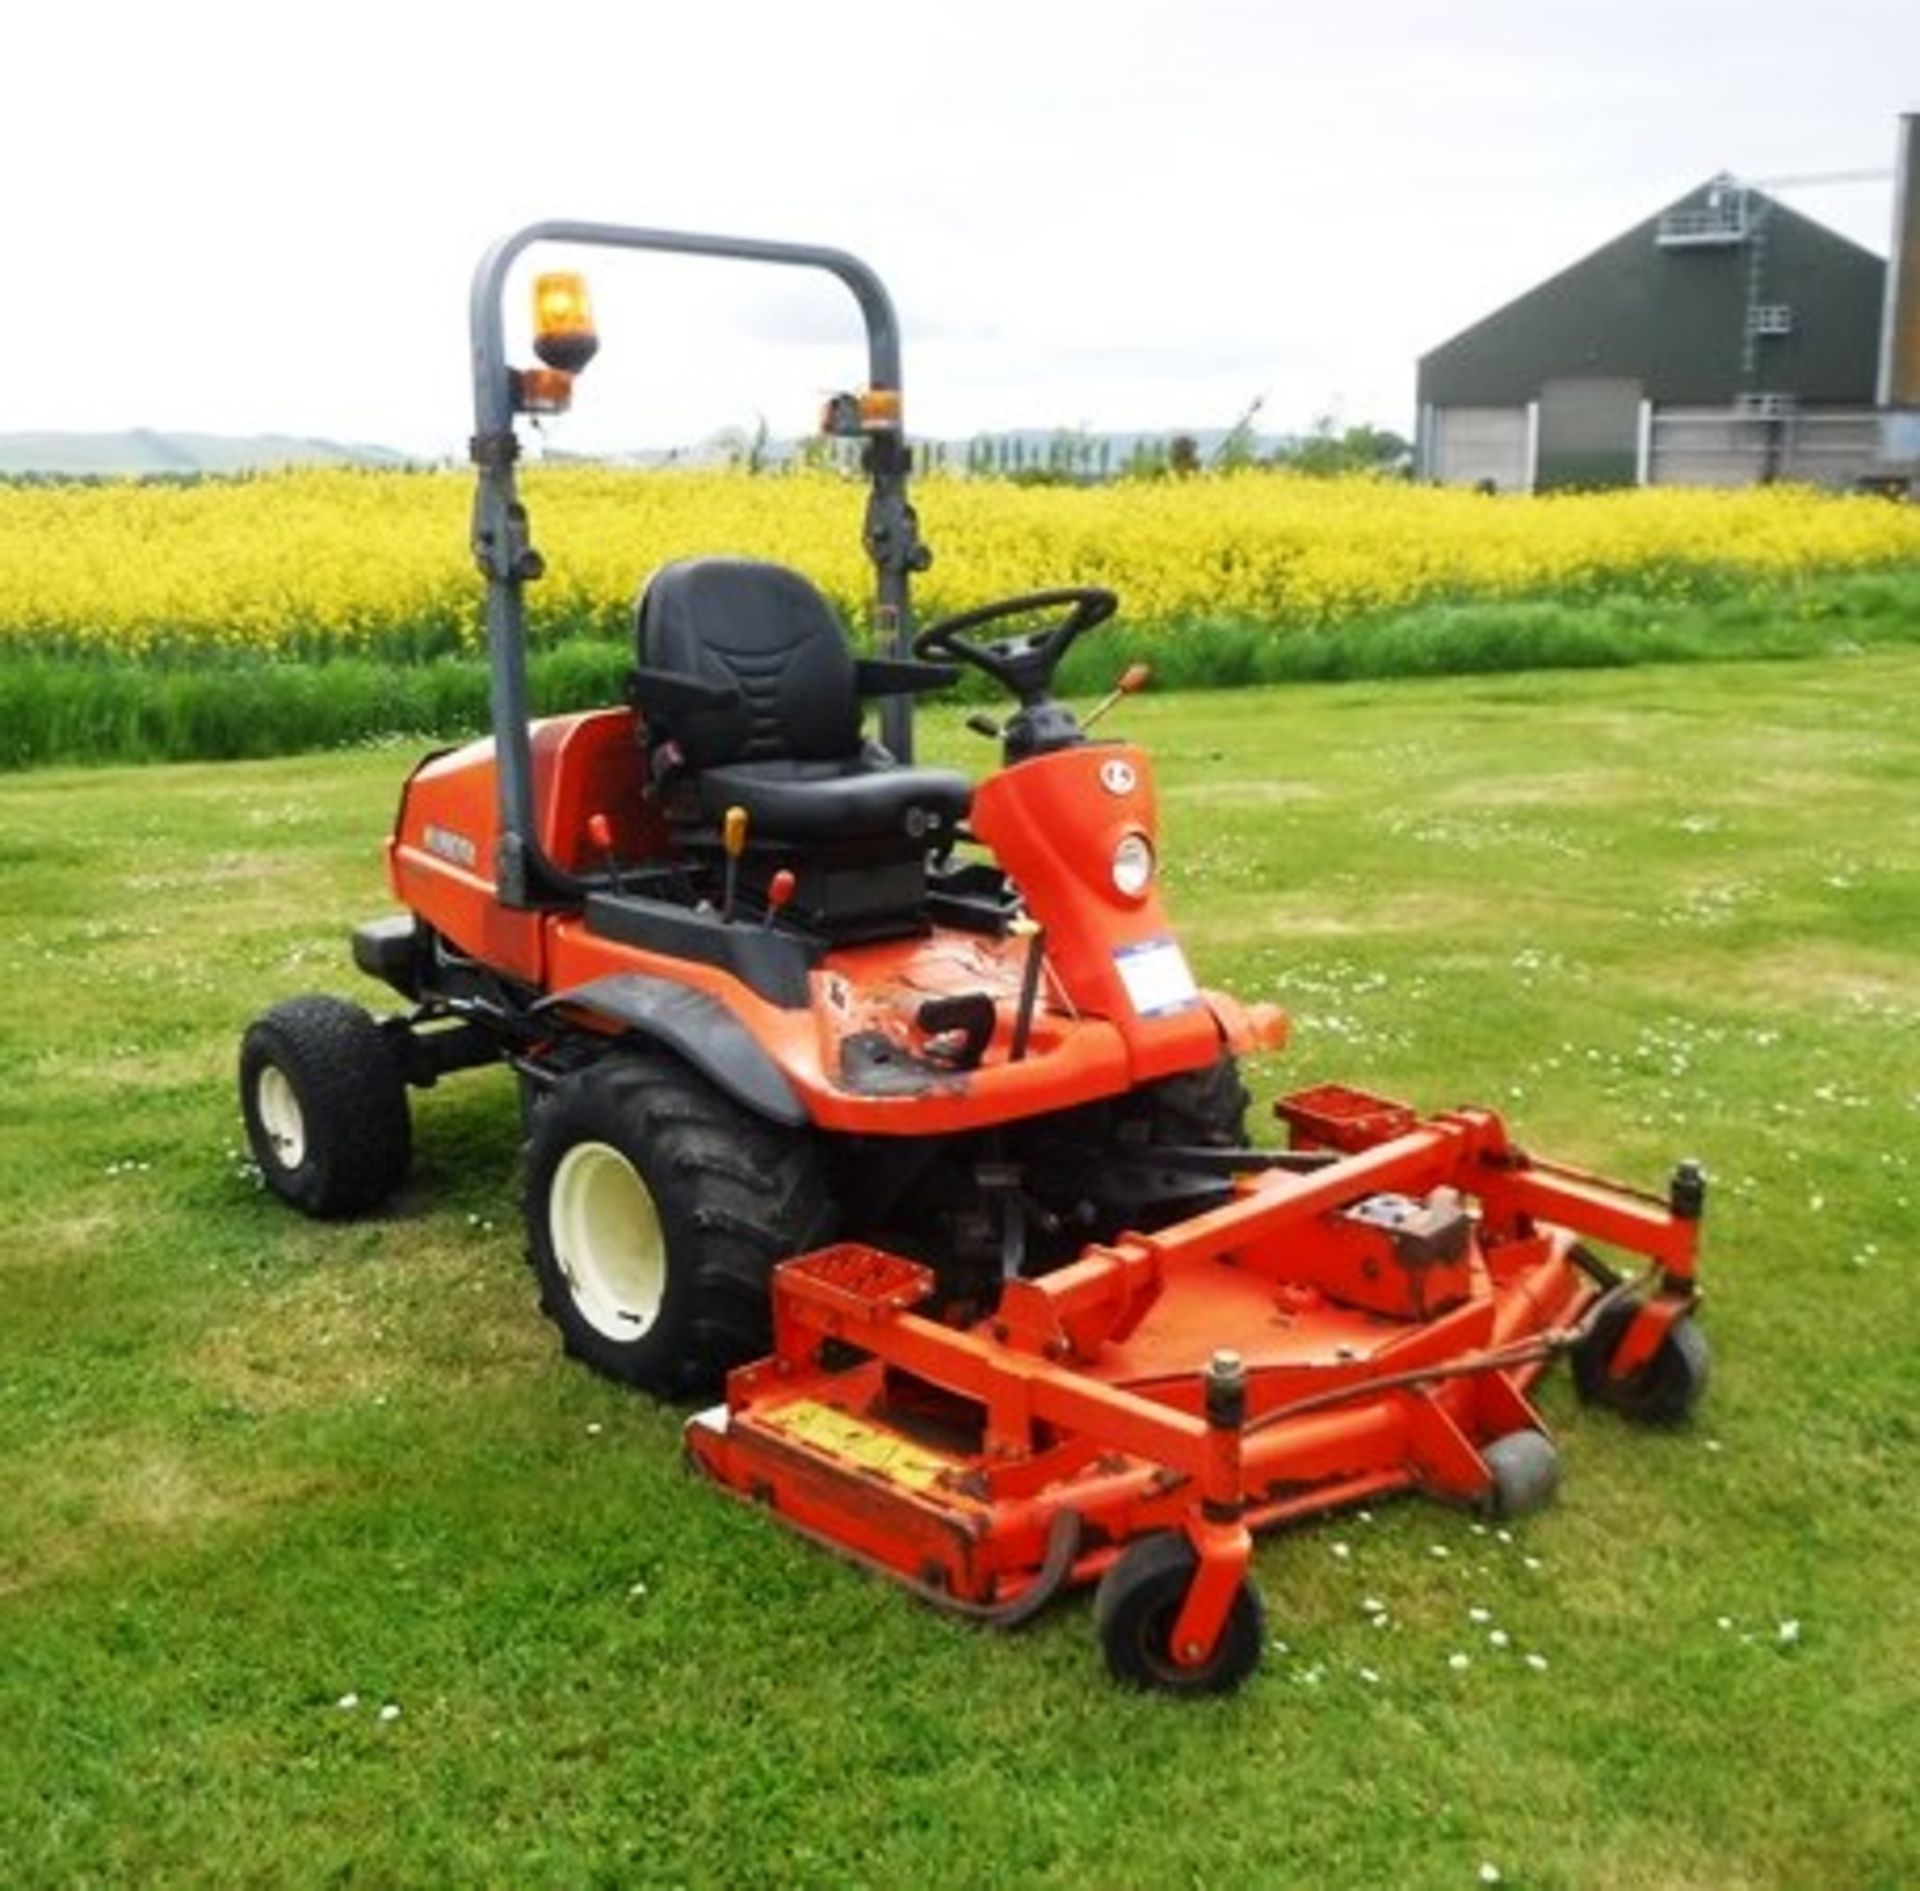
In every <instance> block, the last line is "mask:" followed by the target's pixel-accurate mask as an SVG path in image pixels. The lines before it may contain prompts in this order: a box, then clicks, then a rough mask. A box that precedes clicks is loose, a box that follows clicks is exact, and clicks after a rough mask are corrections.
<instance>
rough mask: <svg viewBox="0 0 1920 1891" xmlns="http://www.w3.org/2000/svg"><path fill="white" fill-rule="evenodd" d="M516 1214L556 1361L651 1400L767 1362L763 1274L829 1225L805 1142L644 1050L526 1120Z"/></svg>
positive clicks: (613, 1062)
mask: <svg viewBox="0 0 1920 1891" xmlns="http://www.w3.org/2000/svg"><path fill="white" fill-rule="evenodd" d="M526 1214H527V1235H528V1242H529V1247H530V1252H531V1257H532V1261H533V1268H534V1273H535V1275H536V1276H537V1277H538V1279H539V1282H540V1304H541V1307H542V1309H543V1310H544V1311H545V1312H546V1314H547V1316H548V1317H549V1318H550V1319H551V1320H552V1321H553V1322H554V1324H555V1325H556V1326H558V1327H559V1329H560V1337H561V1343H562V1344H563V1345H564V1346H565V1348H566V1350H567V1351H568V1352H569V1353H570V1354H572V1355H573V1356H574V1357H575V1358H577V1359H579V1360H580V1361H582V1362H583V1363H584V1364H585V1365H587V1366H589V1367H591V1368H592V1369H593V1370H594V1371H595V1372H598V1373H600V1374H602V1375H603V1376H604V1377H606V1378H609V1379H617V1380H620V1381H621V1382H622V1383H624V1384H627V1385H635V1386H640V1387H642V1388H644V1389H645V1390H647V1391H649V1392H653V1393H657V1394H659V1395H660V1396H662V1397H666V1398H674V1397H679V1396H682V1395H684V1394H687V1393H692V1392H698V1391H703V1390H706V1389H707V1388H709V1387H711V1386H712V1385H713V1384H714V1382H715V1381H716V1380H718V1379H719V1377H720V1376H721V1375H722V1374H723V1373H724V1372H725V1371H726V1370H727V1369H728V1368H729V1367H731V1366H736V1365H739V1364H740V1363H742V1362H743V1361H744V1360H748V1359H754V1358H758V1357H759V1356H760V1355H761V1354H763V1353H765V1352H766V1351H767V1349H768V1347H769V1346H770V1344H771V1342H772V1333H773V1328H772V1319H771V1308H770V1301H769V1287H768V1282H769V1279H770V1277H771V1275H772V1273H773V1269H774V1267H775V1265H776V1264H777V1263H778V1262H780V1261H783V1260H787V1259H789V1258H790V1257H791V1256H793V1255H795V1254H802V1253H805V1252H806V1251H807V1250H808V1249H809V1248H813V1247H818V1246H820V1245H821V1243H822V1242H824V1241H825V1240H826V1239H827V1238H828V1236H829V1229H830V1221H831V1214H830V1206H829V1202H828V1198H827V1193H826V1188H825V1185H824V1183H823V1181H822V1178H821V1170H820V1157H819V1151H818V1148H817V1146H816V1145H815V1144H814V1142H813V1141H812V1140H811V1139H810V1138H809V1137H807V1136H805V1135H804V1134H800V1133H796V1132H794V1131H791V1130H786V1129H782V1128H780V1127H779V1126H777V1125H774V1124H770V1123H767V1122H765V1121H764V1120H762V1119H761V1118H759V1117H757V1116H753V1115H751V1114H749V1113H748V1112H747V1111H746V1110H744V1109H742V1108H741V1107H740V1106H739V1105H738V1104H736V1103H734V1102H732V1101H731V1100H730V1099H729V1098H727V1097H725V1096H723V1095H722V1094H721V1093H720V1092H719V1091H718V1090H716V1089H715V1088H714V1087H713V1085H712V1084H710V1083H708V1082H707V1081H706V1080H705V1078H703V1077H701V1076H700V1075H699V1074H698V1073H697V1072H695V1071H693V1070H691V1069H689V1068H688V1067H687V1066H686V1065H684V1064H682V1063H680V1062H678V1061H677V1060H676V1059H674V1058H671V1057H667V1056H663V1055H654V1054H646V1053H636V1054H633V1055H619V1056H613V1057H609V1058H608V1059H606V1060H605V1061H604V1062H602V1063H600V1064H597V1065H595V1066H594V1067H593V1068H591V1069H589V1070H586V1071H582V1072H580V1073H579V1074H578V1075H576V1076H572V1077H568V1078H565V1079H563V1080H562V1081H561V1082H560V1083H558V1084H556V1085H555V1086H554V1088H553V1089H552V1090H551V1091H550V1092H549V1093H548V1095H547V1097H546V1098H545V1099H544V1100H543V1101H542V1103H541V1104H540V1107H539V1108H538V1109H537V1110H536V1111H534V1113H533V1122H532V1141H531V1144H530V1146H529V1149H528V1155H527V1195H526Z"/></svg>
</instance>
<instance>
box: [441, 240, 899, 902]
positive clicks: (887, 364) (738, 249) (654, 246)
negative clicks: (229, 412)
mask: <svg viewBox="0 0 1920 1891" xmlns="http://www.w3.org/2000/svg"><path fill="white" fill-rule="evenodd" d="M535 243H573V244H581V245H585V246H588V247H592V248H600V249H630V250H652V251H660V252H664V253H666V254H669V255H676V256H711V257H718V258H722V259H724V260H728V261H733V262H748V263H776V264H782V265H786V266H789V267H795V268H801V269H823V270H825V271H826V272H827V273H828V274H829V275H832V276H837V277H838V278H839V279H840V281H842V282H843V283H845V284H846V286H847V287H848V288H849V289H850V290H851V291H852V292H853V298H854V300H855V301H856V302H857V303H858V304H859V305H860V313H861V315H862V317H863V318H864V320H865V322H866V329H867V361H868V365H867V385H868V387H869V388H872V389H876V390H891V391H893V392H895V393H898V392H900V389H901V375H900V324H899V319H898V318H897V317H896V315H895V314H894V309H893V299H892V297H890V296H889V295H888V294H887V290H886V285H885V284H884V283H882V282H881V280H880V278H879V277H878V276H877V275H875V274H874V272H873V271H872V270H871V269H870V268H868V266H867V265H866V264H865V263H863V262H862V261H861V260H860V259H859V258H858V257H857V256H851V255H849V254H848V253H847V252H846V251H844V250H836V249H821V248H817V247H814V246H812V245H810V244H802V243H773V242H764V241H761V240H759V239H757V238H753V237H734V236H706V235H700V234H696V233H692V232H686V231H676V230H646V229H635V228H630V227H628V226H626V225H624V224H617V223H579V222H571V221H566V220H563V219H562V220H553V221H548V222H542V223H530V224H528V225H527V226H526V227H525V228H524V229H521V230H516V231H515V232H514V233H513V234H512V235H511V236H505V237H502V238H501V239H500V240H499V242H497V243H495V244H494V245H493V247H492V248H491V249H489V250H488V251H487V253H486V254H485V255H484V256H482V257H481V259H480V263H479V266H478V267H477V268H476V269H475V270H474V273H473V291H472V296H471V301H470V305H469V325H470V330H471V334H472V338H473V417H474V433H473V439H472V442H471V446H470V451H471V454H472V458H473V462H474V465H475V467H476V469H477V471H478V480H479V483H478V487H477V490H476V491H475V494H474V505H473V553H474V558H475V560H476V562H477V563H478V564H479V567H480V570H481V571H482V573H483V574H484V575H485V577H486V581H487V661H488V667H489V673H490V682H491V688H490V694H491V699H492V704H493V739H494V756H495V762H496V766H497V769H498V774H499V796H500V802H499V806H500V840H499V851H498V858H497V859H496V861H495V863H494V867H495V873H496V878H497V884H498V889H499V897H500V899H501V901H502V902H503V903H504V904H506V905H508V906H522V907H524V906H532V905H536V904H538V903H539V902H540V901H541V899H542V898H543V897H549V896H552V895H554V894H566V893H570V892H574V891H577V890H578V889H577V883H575V882H573V881H572V879H571V876H570V875H568V874H566V873H565V872H564V871H563V870H562V869H560V868H559V867H557V866H556V865H555V864H554V863H553V862H552V861H550V860H548V859H547V858H546V857H545V856H544V854H542V852H541V850H540V847H539V843H538V840H537V837H536V835H535V831H534V819H533V765H532V747H531V742H530V740H529V737H528V734H527V716H528V701H527V656H526V646H527V637H526V609H525V601H524V599H523V597H522V595H521V593H522V588H523V587H524V586H525V585H526V584H527V583H528V582H529V581H531V580H532V579H535V578H537V577H539V576H540V573H541V569H542V566H541V561H540V555H539V553H538V552H536V551H535V550H534V548H533V543H532V539H531V536H530V534H529V530H528V522H527V511H526V507H525V505H524V504H523V503H522V502H521V500H520V496H519V492H518V490H517V487H516V485H515V481H514V471H513V469H514V463H515V461H516V460H517V459H518V457H519V442H518V440H517V439H516V437H515V435H514V431H513V420H514V415H515V413H516V412H517V411H518V409H517V406H516V402H515V397H514V383H513V373H512V370H511V368H510V367H509V365H508V362H507V353H506V334H505V322H504V317H503V307H502V305H503V297H504V291H505V288H506V281H507V273H508V271H509V270H510V269H511V268H512V267H513V264H514V262H515V261H516V260H517V258H518V257H519V256H520V254H521V253H522V252H523V251H524V250H526V249H528V248H530V247H531V246H532V245H534V244H535ZM866 464H867V472H868V475H869V478H870V481H871V491H870V493H869V497H868V500H867V516H866V526H865V539H866V547H867V552H868V555H869V556H870V557H871V558H872V560H873V563H874V573H875V619H876V622H877V624H878V626H879V629H880V631H881V634H882V636H883V637H885V638H887V639H888V641H889V643H890V645H891V649H892V653H893V654H894V655H895V656H900V657H904V656H906V655H907V654H909V646H910V645H911V643H912V640H913V616H912V610H911V606H910V603H909V600H908V595H907V593H908V580H909V577H910V576H911V574H912V573H913V572H915V571H923V570H925V568H926V566H927V564H928V562H929V557H930V554H929V553H928V551H927V549H926V547H925V546H924V545H923V544H922V543H921V541H920V536H919V530H918V524H917V521H916V519H915V517H914V512H913V507H912V506H911V505H910V504H909V503H908V501H907V473H908V469H909V455H908V452H907V446H906V440H905V436H904V434H902V433H899V432H892V433H885V432H875V433H873V434H871V435H869V436H868V444H867V455H866ZM880 713H881V738H882V740H883V741H885V743H886V745H887V746H888V747H889V748H890V749H891V750H892V751H893V752H894V754H895V755H896V756H897V757H898V758H899V759H900V760H901V761H903V762H907V761H911V760H912V759H913V722H912V707H911V703H910V699H909V698H907V697H904V696H892V697H888V698H887V699H886V700H885V701H884V702H883V703H882V705H881V712H880Z"/></svg>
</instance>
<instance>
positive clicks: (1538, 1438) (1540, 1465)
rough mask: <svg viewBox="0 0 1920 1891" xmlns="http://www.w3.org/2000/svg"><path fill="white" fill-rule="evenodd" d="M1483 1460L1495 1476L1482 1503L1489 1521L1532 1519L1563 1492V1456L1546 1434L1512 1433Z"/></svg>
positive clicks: (1484, 1454) (1498, 1441) (1495, 1443)
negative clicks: (1561, 1474) (1560, 1489)
mask: <svg viewBox="0 0 1920 1891" xmlns="http://www.w3.org/2000/svg"><path fill="white" fill-rule="evenodd" d="M1481 1456H1482V1457H1483V1458H1484V1459H1485V1461H1486V1466H1487V1469H1488V1471H1490V1472H1491V1473H1492V1475H1493V1482H1492V1483H1491V1484H1490V1485H1489V1486H1488V1487H1487V1494H1486V1496H1485V1497H1484V1498H1483V1499H1482V1500H1481V1508H1482V1509H1483V1510H1484V1511H1485V1513H1486V1514H1487V1515H1488V1516H1489V1517H1495V1518H1498V1519H1500V1520H1502V1521H1507V1520H1510V1519H1512V1518H1514V1517H1526V1516H1531V1515H1532V1514H1533V1512H1534V1511H1536V1510H1544V1509H1546V1507H1547V1506H1548V1505H1549V1504H1550V1503H1552V1502H1553V1499H1554V1495H1555V1493H1556V1492H1557V1491H1558V1490H1559V1488H1560V1453H1559V1451H1558V1450H1557V1449H1556V1448H1555V1446H1554V1443H1553V1440H1552V1439H1551V1438H1549V1437H1548V1436H1547V1435H1546V1433H1545V1432H1542V1431H1534V1430H1533V1429H1531V1428H1528V1429H1526V1430H1523V1431H1510V1432H1508V1433H1507V1435H1506V1436H1505V1437H1504V1438H1496V1439H1495V1440H1494V1441H1493V1443H1492V1444H1490V1445H1488V1446H1487V1448H1486V1450H1485V1451H1483V1452H1482V1453H1481Z"/></svg>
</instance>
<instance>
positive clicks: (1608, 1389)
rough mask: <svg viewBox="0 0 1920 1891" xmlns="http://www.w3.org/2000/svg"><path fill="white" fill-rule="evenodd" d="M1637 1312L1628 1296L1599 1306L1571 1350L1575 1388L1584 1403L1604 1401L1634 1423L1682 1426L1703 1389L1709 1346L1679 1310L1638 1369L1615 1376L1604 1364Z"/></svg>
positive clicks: (1707, 1373) (1709, 1363)
mask: <svg viewBox="0 0 1920 1891" xmlns="http://www.w3.org/2000/svg"><path fill="white" fill-rule="evenodd" d="M1638 1311H1639V1308H1638V1306H1637V1305H1636V1303H1635V1302H1633V1301H1631V1300H1617V1301H1615V1302H1614V1303H1613V1304H1612V1305H1611V1306H1608V1307H1605V1308H1603V1309H1602V1310H1601V1314H1600V1317H1599V1319H1598V1320H1597V1321H1596V1322H1595V1323H1594V1326H1593V1330H1592V1331H1591V1332H1590V1333H1588V1335H1587V1336H1586V1338H1585V1339H1584V1340H1583V1341H1582V1342H1581V1343H1580V1345H1578V1346H1576V1347H1575V1348H1574V1351H1573V1382H1574V1386H1575V1388H1576V1389H1577V1390H1578V1392H1579V1394H1580V1396H1581V1397H1582V1398H1583V1399H1585V1400H1586V1401H1588V1403H1590V1404H1594V1405H1603V1406H1605V1407H1606V1408H1607V1409H1608V1410H1609V1411H1614V1412H1618V1413H1619V1414H1620V1415H1621V1417H1623V1418H1628V1419H1631V1420H1633V1422H1634V1423H1635V1424H1640V1425H1655V1426H1661V1427H1665V1428H1671V1427H1674V1426H1678V1425H1684V1424H1685V1423H1686V1422H1687V1420H1688V1419H1689V1418H1691V1417H1692V1416H1693V1413H1694V1409H1695V1407H1697V1406H1698V1405H1699V1403H1700V1400H1701V1398H1702V1397H1703V1396H1704V1395H1705V1393H1706V1389H1707V1380H1708V1378H1709V1376H1710V1372H1711V1368H1712V1363H1713V1353H1712V1348H1711V1347H1710V1346H1709V1345H1708V1343H1707V1336H1706V1334H1705V1333H1704V1332H1702V1331H1701V1329H1700V1327H1699V1326H1698V1325H1697V1324H1696V1322H1695V1321H1694V1320H1693V1318H1692V1316H1691V1315H1688V1314H1682V1315H1681V1317H1680V1318H1679V1319H1678V1320H1677V1321H1675V1323H1674V1324H1673V1326H1672V1327H1670V1328H1669V1329H1668V1331H1667V1336H1666V1338H1665V1339H1664V1340H1663V1341H1662V1342H1661V1344H1660V1349H1659V1351H1658V1352H1656V1353H1655V1354H1654V1356H1653V1357H1652V1358H1651V1359H1650V1360H1648V1361H1647V1363H1646V1364H1645V1365H1644V1366H1642V1367H1641V1368H1640V1370H1639V1371H1638V1372H1636V1373H1634V1374H1632V1375H1631V1376H1630V1377H1628V1378H1626V1379H1615V1378H1614V1377H1612V1376H1611V1374H1610V1373H1609V1371H1608V1367H1609V1365H1610V1364H1611V1363H1612V1360H1613V1355H1614V1353H1615V1351H1616V1350H1617V1348H1618V1347H1619V1344H1620V1341H1621V1340H1622V1339H1623V1338H1624V1337H1625V1335H1626V1330H1627V1327H1628V1326H1629V1325H1630V1324H1631V1323H1632V1320H1633V1316H1634V1315H1635V1313H1637V1312H1638Z"/></svg>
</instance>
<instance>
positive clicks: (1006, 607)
mask: <svg viewBox="0 0 1920 1891" xmlns="http://www.w3.org/2000/svg"><path fill="white" fill-rule="evenodd" d="M1062 608H1066V615H1065V616H1064V617H1061V618H1059V619H1058V620H1057V621H1055V622H1053V623H1050V624H1043V625H1041V626H1040V627H1039V628H1038V629H1036V630H1030V631H1027V632H1025V633H1024V634H1022V635H1020V636H1017V637H996V638H992V639H989V640H986V641H977V640H976V639H975V638H973V637H971V636H970V635H968V633H969V632H970V631H975V630H978V629H979V628H980V627H981V626H982V625H983V624H997V623H999V622H1000V621H1001V620H1002V619H1003V618H1008V617H1032V616H1034V615H1036V614H1037V613H1039V612H1041V611H1057V610H1060V609H1062ZM1119 608H1120V600H1119V599H1118V598H1117V597H1116V596H1115V595H1114V594H1113V593H1112V592H1111V591H1107V590H1103V589H1102V588H1101V587H1100V586H1098V585H1075V586H1070V587H1069V588H1067V589H1066V590H1062V591H1027V592H1023V593H1022V594H1021V595H1020V596H1019V597H1013V598H1001V599H1000V600H999V601H998V602H997V603H994V604H982V605H979V606H978V607H977V608H975V609H973V610H971V611H961V612H960V613H959V614H958V615H957V616H954V617H943V618H941V620H940V621H939V622H938V623H937V624H929V625H928V626H927V627H926V629H925V630H923V631H921V632H920V634H919V635H918V636H917V637H915V638H914V640H913V654H914V655H915V656H916V657H923V658H924V657H957V658H959V659H960V661H961V662H963V663H971V664H972V665H973V667H974V668H975V669H976V670H984V671H985V672H986V674H987V675H989V676H990V677H992V678H993V680H994V681H995V682H996V683H999V684H1001V685H1002V686H1003V687H1004V688H1006V689H1010V690H1011V691H1012V692H1013V693H1014V695H1016V696H1018V697H1019V698H1020V701H1021V702H1022V704H1024V705H1026V706H1027V707H1032V706H1033V705H1034V704H1035V703H1038V702H1040V701H1042V700H1044V698H1045V697H1046V695H1047V691H1048V687H1049V685H1050V684H1051V683H1052V681H1053V673H1054V671H1055V670H1056V669H1058V668H1059V667H1060V659H1061V658H1062V657H1064V656H1065V655H1066V654H1067V651H1068V650H1069V649H1070V648H1071V647H1072V644H1073V642H1074V640H1075V638H1077V637H1078V636H1079V635H1080V633H1081V632H1082V631H1086V630H1092V629H1093V628H1094V626H1095V625H1096V624H1104V623H1105V622H1106V621H1107V619H1108V618H1109V617H1111V616H1112V615H1113V614H1114V612H1115V611H1117V610H1118V609H1119Z"/></svg>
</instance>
